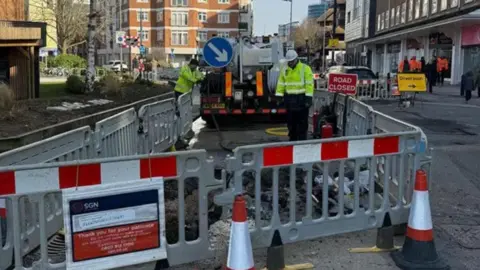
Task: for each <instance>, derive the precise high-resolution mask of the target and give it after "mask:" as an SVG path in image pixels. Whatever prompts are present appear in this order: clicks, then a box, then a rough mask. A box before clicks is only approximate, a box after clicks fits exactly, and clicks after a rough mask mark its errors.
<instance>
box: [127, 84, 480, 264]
mask: <svg viewBox="0 0 480 270" xmlns="http://www.w3.org/2000/svg"><path fill="white" fill-rule="evenodd" d="M458 93H459V91H458V88H454V87H444V88H442V89H435V94H433V95H432V94H422V95H420V97H419V99H420V100H422V101H423V102H417V103H416V105H415V107H413V108H408V109H399V108H397V104H396V103H392V102H372V103H371V104H372V105H373V106H374V107H375V109H377V110H379V111H382V112H384V113H387V114H389V115H391V116H393V117H396V118H399V119H402V120H404V121H407V122H410V123H412V124H414V125H418V126H420V127H421V128H422V129H423V130H424V132H425V133H426V135H427V137H428V142H429V146H430V147H433V155H434V158H433V167H432V170H433V174H432V175H433V179H430V180H431V181H432V182H433V184H432V190H431V191H430V200H431V206H432V216H433V222H434V232H435V241H436V245H437V250H438V252H439V254H440V256H441V257H443V258H444V259H446V260H447V261H448V263H449V264H450V266H451V267H452V268H451V269H454V270H477V269H480V260H478V256H479V255H480V239H479V238H480V166H479V161H480V136H479V135H478V134H480V117H478V116H479V115H480V99H478V98H477V97H476V96H477V95H476V94H477V93H476V92H475V93H474V94H475V95H474V96H475V97H474V98H473V99H472V100H471V101H470V103H469V104H465V103H464V100H463V99H462V98H460V97H459V96H458ZM271 126H278V124H256V125H245V126H244V127H243V128H229V127H228V126H223V129H224V130H225V131H224V132H223V138H224V140H225V138H227V139H228V140H230V141H237V142H239V144H243V143H247V142H250V143H258V142H266V141H274V140H284V139H286V138H275V137H273V136H269V135H266V134H265V132H264V129H265V128H267V127H271ZM194 129H195V132H196V136H195V137H194V139H193V140H192V142H191V146H192V148H204V149H207V150H208V151H209V153H210V154H211V155H212V156H214V157H215V159H216V160H223V158H224V157H225V156H226V155H227V152H226V151H224V150H223V149H222V148H221V147H220V146H219V145H218V140H219V137H218V133H217V132H216V131H215V130H212V129H208V128H207V127H205V124H204V122H203V121H202V120H201V119H199V120H197V121H196V122H195V124H194ZM219 165H221V164H219ZM375 237H376V231H374V230H373V231H365V232H358V233H350V234H344V235H339V236H334V237H325V238H321V239H317V240H312V241H305V242H299V243H295V244H291V245H286V246H285V256H286V257H285V260H286V262H287V263H289V264H297V263H312V264H313V265H314V266H315V268H314V269H331V270H340V269H352V270H366V269H369V270H370V269H371V270H392V269H393V270H395V269H398V268H397V267H396V266H395V264H394V263H393V261H392V260H391V258H390V256H389V254H388V253H367V254H352V253H349V252H348V248H352V247H369V246H373V245H374V243H375ZM395 240H396V243H397V245H402V243H403V239H402V237H397V238H396V239H395ZM254 258H255V263H256V265H255V266H256V269H261V268H262V267H263V266H264V264H265V262H266V250H265V249H260V250H255V251H254ZM225 260H226V253H225V252H219V253H218V258H216V259H215V260H213V259H212V260H208V261H204V262H195V263H192V264H189V265H181V266H176V267H171V268H169V269H174V270H181V269H205V270H212V269H215V268H216V267H218V266H221V264H222V262H223V263H224V262H225ZM128 269H153V264H149V265H144V268H143V267H142V268H128Z"/></svg>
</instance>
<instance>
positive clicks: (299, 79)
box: [275, 62, 313, 97]
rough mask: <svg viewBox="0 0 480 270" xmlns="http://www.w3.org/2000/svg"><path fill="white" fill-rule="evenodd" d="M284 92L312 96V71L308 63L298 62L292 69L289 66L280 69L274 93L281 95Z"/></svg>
mask: <svg viewBox="0 0 480 270" xmlns="http://www.w3.org/2000/svg"><path fill="white" fill-rule="evenodd" d="M285 93H287V95H305V96H308V97H312V96H313V73H312V69H311V68H310V67H309V66H308V65H306V64H303V63H301V62H298V64H297V65H296V66H295V68H294V69H292V68H290V67H289V66H287V67H285V68H283V69H282V71H281V72H280V76H279V77H278V83H277V89H276V91H275V95H276V96H279V97H283V96H284V95H285Z"/></svg>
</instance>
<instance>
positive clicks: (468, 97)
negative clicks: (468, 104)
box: [465, 90, 472, 101]
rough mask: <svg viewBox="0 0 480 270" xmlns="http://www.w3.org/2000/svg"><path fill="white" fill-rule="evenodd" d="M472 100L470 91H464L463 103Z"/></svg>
mask: <svg viewBox="0 0 480 270" xmlns="http://www.w3.org/2000/svg"><path fill="white" fill-rule="evenodd" d="M471 98H472V91H468V90H467V91H465V101H469V100H470V99H471Z"/></svg>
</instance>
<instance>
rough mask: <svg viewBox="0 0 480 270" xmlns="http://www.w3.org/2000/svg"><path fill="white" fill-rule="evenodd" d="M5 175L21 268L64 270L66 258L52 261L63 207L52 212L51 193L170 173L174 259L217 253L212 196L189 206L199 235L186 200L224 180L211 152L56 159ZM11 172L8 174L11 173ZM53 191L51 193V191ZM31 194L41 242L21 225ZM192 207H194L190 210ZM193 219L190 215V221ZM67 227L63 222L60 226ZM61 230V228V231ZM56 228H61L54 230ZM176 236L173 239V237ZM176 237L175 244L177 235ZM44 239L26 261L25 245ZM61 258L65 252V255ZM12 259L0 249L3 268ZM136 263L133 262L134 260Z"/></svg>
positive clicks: (12, 239)
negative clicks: (55, 219)
mask: <svg viewBox="0 0 480 270" xmlns="http://www.w3.org/2000/svg"><path fill="white" fill-rule="evenodd" d="M0 175H2V176H4V177H3V179H2V180H3V181H4V182H6V183H4V184H3V185H4V186H5V187H8V188H7V189H5V190H2V191H1V193H0V198H1V197H5V196H8V204H9V212H8V217H7V218H8V221H9V222H8V223H7V232H8V234H7V239H6V241H7V245H6V246H7V248H8V247H12V246H13V247H15V248H14V249H13V255H14V256H13V257H14V260H15V267H16V268H15V269H27V268H30V267H33V268H34V269H64V268H65V258H64V257H63V258H60V260H59V258H55V259H56V260H52V257H51V256H50V255H51V254H48V249H47V245H48V243H49V241H48V237H49V236H50V235H51V234H52V229H55V228H54V227H52V226H51V224H47V222H45V221H47V220H49V218H50V217H51V216H52V215H60V216H61V215H62V207H61V204H60V207H59V208H58V209H55V210H56V211H55V212H52V210H51V209H49V208H48V207H47V200H48V195H53V196H60V195H61V190H62V189H65V188H71V187H75V186H92V185H101V184H103V183H110V184H111V183H119V182H124V181H132V180H139V181H141V180H143V179H148V178H150V177H164V181H165V192H166V193H165V201H166V204H169V207H167V208H166V210H165V211H166V215H165V219H166V221H167V222H169V221H170V222H171V220H172V219H173V220H176V221H177V222H176V223H175V224H174V225H173V226H172V224H173V223H167V227H166V232H162V233H165V235H166V236H167V239H170V241H169V242H168V246H167V250H168V254H169V255H168V256H169V257H168V259H169V262H170V263H171V264H172V265H176V264H182V263H188V262H192V261H196V260H202V259H207V258H210V257H212V256H213V253H212V252H213V251H212V250H211V249H210V243H209V240H208V205H207V201H206V200H200V201H199V202H198V203H197V204H196V205H192V204H189V205H188V207H189V208H192V207H193V208H196V209H195V210H196V213H197V214H196V217H195V220H196V224H195V226H196V228H197V229H198V233H197V235H196V239H190V238H189V236H188V235H187V234H186V230H187V229H186V228H187V227H188V226H192V224H188V226H186V225H187V224H186V220H187V219H186V217H185V213H191V211H189V210H188V209H186V207H187V206H186V203H185V199H186V197H187V195H189V196H191V195H192V194H195V196H197V197H198V198H206V197H207V196H208V194H209V193H210V192H211V191H212V190H215V189H218V188H219V187H222V185H223V183H222V181H220V180H215V178H214V175H213V161H212V160H210V159H209V158H208V156H207V153H206V151H205V150H192V151H183V152H176V153H173V154H157V155H141V156H130V157H122V158H108V159H96V160H89V161H76V162H67V163H50V164H45V165H40V164H38V165H33V166H32V165H29V166H12V167H3V168H1V170H0ZM7 176H8V177H7ZM192 179H193V180H195V181H194V182H195V185H196V189H195V193H192V191H188V186H189V185H192ZM46 194H48V195H46ZM26 195H28V196H29V197H35V198H36V199H37V203H38V208H39V212H38V213H39V216H38V218H39V224H38V230H39V232H40V233H39V235H38V236H37V238H36V239H37V242H34V243H30V242H25V241H24V239H23V235H22V233H21V231H20V230H19V228H20V227H21V226H22V225H21V224H22V223H23V219H24V217H23V215H22V214H21V212H22V211H21V209H22V208H23V206H22V205H21V202H20V201H21V198H22V197H24V196H26ZM190 210H191V209H190ZM190 219H191V217H189V218H188V220H190ZM59 225H60V227H62V226H63V222H62V223H61V224H59ZM57 230H58V229H57ZM54 232H55V231H54ZM172 236H173V237H172ZM172 238H176V241H175V242H174V243H171V239H172ZM39 243H40V250H39V253H40V256H39V258H37V259H38V260H36V261H35V262H33V263H32V262H30V263H31V265H24V262H23V261H24V260H23V258H22V257H23V255H24V254H25V253H24V252H23V248H24V247H29V246H31V245H35V247H36V246H38V245H39ZM60 257H61V256H60ZM11 261H12V249H11V248H10V249H8V253H7V252H5V250H4V249H2V252H1V253H0V262H1V264H0V265H1V268H0V269H5V268H6V266H5V265H7V266H8V265H9V264H10V262H11ZM129 263H132V262H129Z"/></svg>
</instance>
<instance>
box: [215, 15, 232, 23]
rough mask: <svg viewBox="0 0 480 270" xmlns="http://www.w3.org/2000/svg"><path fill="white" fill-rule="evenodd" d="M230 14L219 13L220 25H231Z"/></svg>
mask: <svg viewBox="0 0 480 270" xmlns="http://www.w3.org/2000/svg"><path fill="white" fill-rule="evenodd" d="M229 22H230V13H218V23H229Z"/></svg>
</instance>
